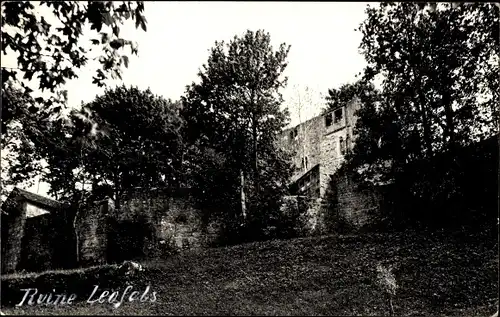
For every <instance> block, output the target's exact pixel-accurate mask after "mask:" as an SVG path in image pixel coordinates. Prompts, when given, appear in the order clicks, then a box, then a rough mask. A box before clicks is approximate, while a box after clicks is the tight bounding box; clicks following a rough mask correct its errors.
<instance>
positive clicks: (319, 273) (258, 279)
mask: <svg viewBox="0 0 500 317" xmlns="http://www.w3.org/2000/svg"><path fill="white" fill-rule="evenodd" d="M488 241H491V242H488ZM377 263H381V264H382V265H385V266H388V265H390V266H393V267H394V270H393V272H394V274H395V277H396V280H397V283H398V286H399V288H398V289H397V293H396V297H395V298H394V311H395V314H396V315H426V316H427V315H429V316H430V315H434V316H435V315H454V316H457V315H460V316H490V315H491V314H493V313H494V312H495V311H496V309H497V305H498V299H497V290H498V244H497V243H496V236H491V235H490V236H488V237H486V236H484V235H483V236H478V235H475V236H472V235H466V234H463V233H460V234H453V235H450V234H446V233H436V234H432V235H430V234H428V235H425V236H424V235H423V234H417V233H399V234H363V235H356V236H354V235H353V236H323V237H313V238H302V239H295V240H288V241H285V240H281V241H278V240H276V241H268V242H259V243H251V244H244V245H238V246H232V247H226V248H217V249H207V250H203V251H202V252H200V253H191V254H182V255H179V256H174V257H171V258H169V259H165V260H154V261H153V260H150V261H144V262H143V264H144V266H145V271H143V272H139V273H138V275H137V276H134V277H132V278H129V277H124V276H123V275H120V274H119V273H118V271H117V270H116V268H115V267H114V266H109V265H108V266H104V267H100V268H91V269H87V270H85V271H82V270H74V271H67V272H52V273H50V272H48V273H43V274H33V275H26V276H4V277H2V305H3V306H4V307H3V309H2V311H3V312H4V313H7V314H63V313H67V314H87V315H96V314H108V315H109V314H118V315H125V314H127V315H130V314H165V315H306V314H311V315H364V316H366V315H388V314H389V306H388V302H387V301H386V300H385V298H384V293H382V292H381V291H380V289H379V288H378V286H377V284H376V276H377V273H376V265H377ZM128 282H129V283H132V285H134V289H137V290H141V293H142V291H143V290H144V288H145V287H146V286H147V285H150V287H151V290H152V291H153V290H154V291H156V292H157V296H158V299H157V301H156V302H154V303H150V302H140V301H135V302H132V303H124V304H123V305H122V306H120V307H119V308H117V309H115V308H112V307H111V305H110V304H108V303H103V304H93V305H90V304H88V303H87V302H85V300H86V299H87V297H88V296H89V295H88V294H89V292H91V291H92V289H93V285H94V284H99V285H100V289H108V290H109V289H110V288H112V289H121V290H123V289H124V288H125V286H126V283H128ZM49 284H50V285H51V286H50V287H51V288H56V289H59V290H60V289H65V290H67V292H68V293H70V292H71V291H72V290H77V291H78V292H79V294H78V295H79V298H80V299H82V300H84V302H79V303H76V304H73V305H71V306H65V307H64V306H58V307H57V308H54V307H48V308H47V307H45V308H44V307H40V306H38V307H28V306H27V305H26V304H25V305H24V306H23V307H12V305H13V304H14V303H17V302H19V301H20V299H21V298H22V294H23V293H19V291H17V292H16V290H19V289H21V288H24V287H39V288H40V289H42V288H43V287H44V285H46V286H47V285H49ZM35 285H36V286H35ZM84 289H85V290H87V292H85V291H83V290H84ZM9 302H10V305H9ZM5 306H10V307H5Z"/></svg>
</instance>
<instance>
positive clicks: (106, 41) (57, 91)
mask: <svg viewBox="0 0 500 317" xmlns="http://www.w3.org/2000/svg"><path fill="white" fill-rule="evenodd" d="M43 11H45V12H43ZM143 11H144V4H143V2H142V1H138V2H131V1H128V2H125V1H124V2H122V3H120V2H114V1H105V2H100V1H88V2H87V3H85V2H78V1H41V2H40V3H39V4H35V3H32V2H30V1H4V2H2V22H1V25H2V52H3V54H8V53H9V51H12V52H14V53H17V54H18V57H17V62H18V68H15V69H11V68H7V67H4V66H2V89H3V88H4V87H5V85H6V83H7V82H9V81H11V82H14V83H20V84H21V87H22V91H23V93H25V94H27V95H29V94H30V93H32V90H31V89H30V88H29V87H27V86H26V85H25V83H24V82H22V81H20V78H19V75H22V76H23V78H22V79H23V80H29V81H30V80H32V78H33V77H34V76H37V78H38V79H39V88H40V90H41V91H44V90H48V91H49V92H50V93H51V95H50V97H48V98H43V97H37V98H36V100H35V101H36V103H37V104H38V107H37V106H35V105H32V106H31V107H32V108H30V109H31V110H32V111H33V112H34V111H36V110H37V109H38V108H41V110H42V111H40V112H41V115H43V116H49V115H50V114H53V113H58V112H59V111H60V110H61V106H62V105H64V103H65V97H66V93H65V91H63V90H62V89H61V87H62V86H63V85H64V83H65V82H66V80H68V79H69V80H71V79H73V78H77V77H78V75H77V73H76V72H75V70H76V69H79V68H82V67H84V66H86V65H87V64H88V62H89V58H88V57H87V55H88V53H89V51H87V50H86V49H85V47H84V45H82V44H83V43H81V41H80V40H81V38H82V35H83V30H84V28H85V27H86V25H87V23H88V24H90V29H91V30H95V32H96V33H97V35H98V36H99V38H94V39H91V44H92V45H94V46H95V47H96V48H98V49H101V50H102V52H103V53H102V55H101V56H99V58H96V60H98V62H99V63H100V65H101V67H102V69H101V68H100V69H98V70H97V74H96V76H94V78H93V82H94V83H95V84H97V85H99V86H104V84H105V80H106V79H107V78H108V77H109V76H112V77H118V78H120V76H121V66H122V65H125V66H128V57H127V56H126V55H124V54H121V53H120V49H121V48H124V47H127V46H128V47H129V48H130V50H131V53H132V54H137V52H138V47H137V44H136V43H134V42H132V41H129V40H127V39H124V38H122V37H120V26H121V25H122V24H123V23H124V21H126V20H132V21H135V24H136V27H141V28H142V29H143V30H144V31H146V19H145V17H144V16H143ZM49 12H50V13H52V16H51V14H50V13H49ZM47 14H48V15H47ZM51 18H52V19H51ZM106 27H107V28H108V29H109V30H110V31H111V33H109V32H108V31H107V30H106ZM18 72H20V73H21V74H18ZM49 110H50V111H49Z"/></svg>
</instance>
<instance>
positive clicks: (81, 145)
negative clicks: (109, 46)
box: [21, 86, 183, 253]
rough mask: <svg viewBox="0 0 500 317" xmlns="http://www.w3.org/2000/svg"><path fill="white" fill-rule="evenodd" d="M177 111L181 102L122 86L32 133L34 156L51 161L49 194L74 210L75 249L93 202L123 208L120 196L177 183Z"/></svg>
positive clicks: (179, 144) (47, 178) (46, 178)
mask: <svg viewBox="0 0 500 317" xmlns="http://www.w3.org/2000/svg"><path fill="white" fill-rule="evenodd" d="M178 111H179V105H178V104H177V103H174V102H172V101H170V100H165V99H163V98H161V97H158V96H155V95H153V93H152V92H151V91H150V90H146V91H140V90H139V89H137V88H134V87H131V88H126V87H125V86H120V87H116V88H114V89H108V90H106V91H105V93H104V94H103V95H101V96H97V97H96V98H95V100H94V101H92V102H91V103H89V104H86V105H83V107H82V108H81V109H75V110H73V111H71V112H70V114H69V116H68V117H61V118H59V119H57V120H51V121H43V123H44V126H43V131H44V133H43V137H40V136H39V135H32V139H31V140H30V141H32V142H33V143H34V145H35V146H34V148H33V150H32V154H33V155H34V156H35V157H36V158H39V159H43V160H45V161H46V163H47V167H46V168H45V169H44V171H43V174H42V176H43V179H44V181H46V182H47V183H49V185H50V192H49V193H52V194H54V195H55V196H56V197H57V198H59V199H60V200H62V201H63V202H67V203H69V204H71V205H73V206H75V207H76V214H75V217H74V223H73V224H74V229H75V235H76V239H77V245H78V236H79V233H78V231H77V227H76V221H77V218H78V214H79V212H80V211H81V210H82V208H85V207H84V206H86V202H87V201H88V200H89V199H92V200H96V199H102V198H105V196H109V197H110V198H112V199H113V200H114V203H115V208H116V209H117V210H120V208H121V200H122V198H123V197H124V196H126V195H128V194H129V193H130V192H131V191H133V190H134V188H136V187H143V188H145V190H147V189H148V188H152V187H176V186H177V185H179V181H178V179H179V175H180V173H181V164H182V155H181V154H182V151H183V147H182V139H181V135H180V129H181V127H182V120H181V118H180V117H179V115H178ZM21 171H22V170H21ZM25 172H26V171H25ZM156 220H157V221H159V219H158V218H156ZM77 251H78V247H77ZM77 253H78V252H77Z"/></svg>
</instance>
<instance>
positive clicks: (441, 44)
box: [355, 3, 499, 179]
mask: <svg viewBox="0 0 500 317" xmlns="http://www.w3.org/2000/svg"><path fill="white" fill-rule="evenodd" d="M366 13H367V18H366V20H365V21H364V22H363V23H362V24H361V26H360V31H361V32H362V34H363V39H362V42H361V45H360V48H361V51H362V53H363V55H364V56H365V58H366V61H367V63H368V67H367V68H366V70H365V73H364V77H365V78H364V80H367V81H370V80H372V79H374V78H376V77H380V76H381V77H382V78H383V80H382V84H381V91H380V94H378V97H377V98H378V101H377V102H376V103H374V102H371V104H369V105H363V107H362V108H363V109H362V110H361V111H360V120H359V121H358V122H359V124H358V136H359V138H360V141H359V142H357V149H355V152H357V154H358V155H357V159H358V163H359V164H368V165H370V166H371V167H374V166H376V167H378V168H379V169H378V172H379V173H381V174H383V176H385V177H386V178H387V179H390V178H392V176H394V172H395V171H396V170H400V169H404V166H405V165H406V164H408V163H410V162H412V161H415V160H421V159H429V158H432V157H433V156H435V155H436V153H440V152H443V151H453V150H454V149H456V148H457V147H459V146H463V145H467V144H470V143H471V142H475V141H478V140H482V139H485V138H487V137H489V136H491V135H492V134H493V133H494V132H495V130H496V122H497V120H498V119H497V111H496V109H495V105H497V104H498V102H499V95H498V88H499V86H498V84H499V83H498V71H499V69H498V67H499V66H498V61H499V60H498V56H499V44H498V42H499V36H498V23H499V19H498V17H499V14H498V7H496V6H495V5H493V4H483V3H481V4H480V3H477V4H467V5H466V4H449V3H447V4H444V3H443V4H439V5H435V4H432V3H431V5H428V6H425V4H423V5H422V4H421V5H417V4H413V3H381V4H380V5H379V7H377V8H370V7H369V8H368V9H367V11H366ZM388 166H390V168H389V169H387V167H388Z"/></svg>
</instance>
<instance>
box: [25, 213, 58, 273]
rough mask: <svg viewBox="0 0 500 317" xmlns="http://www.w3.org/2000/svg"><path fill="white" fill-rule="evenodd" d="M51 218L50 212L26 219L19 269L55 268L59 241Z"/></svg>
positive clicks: (29, 270)
mask: <svg viewBox="0 0 500 317" xmlns="http://www.w3.org/2000/svg"><path fill="white" fill-rule="evenodd" d="M51 220H52V219H51V215H50V214H44V215H41V216H37V217H33V218H27V219H26V224H25V228H24V235H23V238H22V246H23V248H22V250H21V261H20V263H19V267H18V269H20V270H26V271H28V272H33V271H45V270H49V269H54V268H55V263H54V262H55V261H54V260H55V259H54V253H55V243H56V242H57V241H56V239H55V236H54V228H53V221H51ZM59 242H61V241H59Z"/></svg>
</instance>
